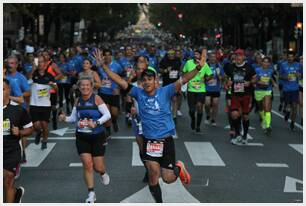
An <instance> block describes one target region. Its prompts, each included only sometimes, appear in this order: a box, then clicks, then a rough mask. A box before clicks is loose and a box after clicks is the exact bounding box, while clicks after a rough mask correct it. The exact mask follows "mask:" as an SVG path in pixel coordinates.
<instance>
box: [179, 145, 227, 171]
mask: <svg viewBox="0 0 306 206" xmlns="http://www.w3.org/2000/svg"><path fill="white" fill-rule="evenodd" d="M184 143H185V146H186V148H187V151H188V154H189V156H190V158H191V160H192V162H193V164H194V165H196V166H225V164H224V162H223V160H222V159H221V157H220V156H219V154H218V152H217V151H216V150H215V148H214V146H213V145H212V144H211V143H210V142H184Z"/></svg>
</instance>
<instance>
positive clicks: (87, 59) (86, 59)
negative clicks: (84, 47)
mask: <svg viewBox="0 0 306 206" xmlns="http://www.w3.org/2000/svg"><path fill="white" fill-rule="evenodd" d="M84 61H89V62H90V64H91V65H92V61H91V59H89V58H84V60H83V62H84Z"/></svg>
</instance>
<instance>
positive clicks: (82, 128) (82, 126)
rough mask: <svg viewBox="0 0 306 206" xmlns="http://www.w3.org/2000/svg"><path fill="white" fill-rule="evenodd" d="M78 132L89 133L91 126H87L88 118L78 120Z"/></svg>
mask: <svg viewBox="0 0 306 206" xmlns="http://www.w3.org/2000/svg"><path fill="white" fill-rule="evenodd" d="M78 132H83V133H91V132H92V128H90V127H88V120H87V119H81V120H79V122H78Z"/></svg>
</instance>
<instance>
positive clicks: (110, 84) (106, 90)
mask: <svg viewBox="0 0 306 206" xmlns="http://www.w3.org/2000/svg"><path fill="white" fill-rule="evenodd" d="M108 66H109V68H110V70H111V71H112V72H115V73H116V74H118V75H121V74H122V72H123V69H122V67H121V66H120V64H118V63H117V62H116V61H112V63H110V64H109V65H108ZM98 74H99V76H100V79H101V81H104V82H105V83H104V84H103V85H102V86H101V87H100V89H99V92H100V93H103V94H113V90H114V89H117V88H119V86H118V84H116V83H115V82H114V81H113V80H111V79H110V78H109V77H108V75H107V74H106V73H105V72H104V70H103V69H102V68H101V67H99V68H98Z"/></svg>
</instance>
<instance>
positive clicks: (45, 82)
mask: <svg viewBox="0 0 306 206" xmlns="http://www.w3.org/2000/svg"><path fill="white" fill-rule="evenodd" d="M47 66H48V62H47V61H46V60H45V58H44V57H43V56H40V57H38V69H37V70H35V71H34V72H33V76H32V79H33V83H32V85H31V93H32V95H31V98H30V114H31V117H32V121H33V124H34V129H35V131H36V136H35V144H39V142H40V138H41V135H42V136H43V141H42V143H41V149H42V150H44V149H47V141H48V135H49V129H48V123H49V119H50V112H51V101H50V90H51V89H54V90H55V91H57V85H56V83H55V79H54V77H53V76H52V75H51V74H49V73H48V72H47Z"/></svg>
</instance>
